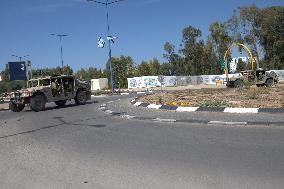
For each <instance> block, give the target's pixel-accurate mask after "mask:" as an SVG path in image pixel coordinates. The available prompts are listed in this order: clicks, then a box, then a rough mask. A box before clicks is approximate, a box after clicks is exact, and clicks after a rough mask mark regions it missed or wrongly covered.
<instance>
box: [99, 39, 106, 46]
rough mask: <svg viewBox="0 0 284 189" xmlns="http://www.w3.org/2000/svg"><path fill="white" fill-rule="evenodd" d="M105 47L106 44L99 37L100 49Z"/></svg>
mask: <svg viewBox="0 0 284 189" xmlns="http://www.w3.org/2000/svg"><path fill="white" fill-rule="evenodd" d="M104 46H105V42H104V40H103V38H101V37H99V39H98V47H99V48H104Z"/></svg>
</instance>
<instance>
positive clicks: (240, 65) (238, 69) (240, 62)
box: [236, 58, 246, 73]
mask: <svg viewBox="0 0 284 189" xmlns="http://www.w3.org/2000/svg"><path fill="white" fill-rule="evenodd" d="M245 67H246V65H245V62H243V60H242V59H241V58H239V59H238V62H237V67H236V72H237V73H240V72H241V71H243V70H244V68H245Z"/></svg>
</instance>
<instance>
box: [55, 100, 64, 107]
mask: <svg viewBox="0 0 284 189" xmlns="http://www.w3.org/2000/svg"><path fill="white" fill-rule="evenodd" d="M66 102H67V100H59V101H56V102H55V104H56V105H57V106H64V105H65V104H66Z"/></svg>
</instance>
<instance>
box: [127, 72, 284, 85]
mask: <svg viewBox="0 0 284 189" xmlns="http://www.w3.org/2000/svg"><path fill="white" fill-rule="evenodd" d="M270 71H274V72H275V73H276V74H277V75H278V77H279V80H282V81H283V80H284V70H270ZM239 75H240V74H239V73H235V74H228V77H229V78H231V77H237V76H239ZM159 77H160V78H159ZM159 77H158V76H143V77H133V78H127V81H128V88H143V87H159V86H161V83H160V82H159V79H160V80H161V79H162V80H161V82H162V84H163V86H165V87H170V86H182V85H198V84H206V85H207V84H208V85H215V84H216V81H218V80H223V81H225V80H226V75H225V74H223V75H200V76H159Z"/></svg>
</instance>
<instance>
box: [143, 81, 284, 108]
mask: <svg viewBox="0 0 284 189" xmlns="http://www.w3.org/2000/svg"><path fill="white" fill-rule="evenodd" d="M140 101H142V102H147V103H154V104H164V105H172V106H191V107H198V106H202V107H239V108H284V84H282V85H278V86H277V87H272V88H266V87H259V88H258V87H255V86H252V87H246V88H240V89H232V88H225V89H190V90H185V91H175V92H166V93H158V94H153V95H147V96H143V97H141V98H140Z"/></svg>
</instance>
